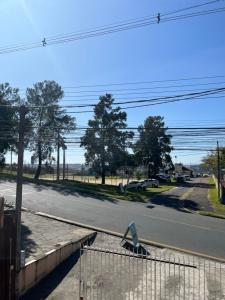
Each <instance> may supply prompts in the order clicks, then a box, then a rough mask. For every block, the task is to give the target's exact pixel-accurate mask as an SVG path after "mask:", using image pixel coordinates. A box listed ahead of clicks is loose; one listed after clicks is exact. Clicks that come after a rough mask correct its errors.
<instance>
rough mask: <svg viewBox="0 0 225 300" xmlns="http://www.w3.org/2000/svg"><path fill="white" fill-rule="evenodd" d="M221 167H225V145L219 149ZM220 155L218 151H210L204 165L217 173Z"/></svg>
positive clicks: (203, 162) (204, 159)
mask: <svg viewBox="0 0 225 300" xmlns="http://www.w3.org/2000/svg"><path fill="white" fill-rule="evenodd" d="M219 157H220V168H221V169H225V147H221V148H220V149H219ZM217 165H218V157H217V151H210V152H209V153H208V154H207V155H206V156H205V157H204V158H203V159H202V166H203V167H204V168H206V169H207V170H208V171H210V172H212V173H214V174H216V175H217Z"/></svg>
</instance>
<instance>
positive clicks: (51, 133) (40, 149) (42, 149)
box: [26, 81, 75, 179]
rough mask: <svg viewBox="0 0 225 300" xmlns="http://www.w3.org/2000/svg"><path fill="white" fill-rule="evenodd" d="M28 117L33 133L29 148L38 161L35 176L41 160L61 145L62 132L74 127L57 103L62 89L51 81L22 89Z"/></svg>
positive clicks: (73, 122)
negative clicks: (25, 99) (25, 97)
mask: <svg viewBox="0 0 225 300" xmlns="http://www.w3.org/2000/svg"><path fill="white" fill-rule="evenodd" d="M26 96H27V105H28V107H29V117H30V119H31V120H32V128H33V130H32V131H33V134H32V137H31V138H30V143H29V149H30V150H31V151H32V152H33V156H32V157H33V159H34V160H37V161H38V167H37V170H36V173H35V178H36V179H38V178H39V176H40V173H41V169H42V163H43V161H47V160H48V159H49V158H51V157H52V153H53V151H55V150H56V149H57V146H58V143H59V145H60V147H62V146H64V144H65V140H64V135H65V134H67V133H69V132H70V131H71V130H73V129H75V120H74V118H72V117H71V116H70V115H68V114H67V113H66V111H65V110H64V109H62V108H61V107H60V105H59V100H60V99H61V98H62V97H63V90H62V88H61V87H60V85H58V84H57V83H56V82H55V81H43V82H38V83H36V84H34V86H33V87H32V88H28V89H27V92H26Z"/></svg>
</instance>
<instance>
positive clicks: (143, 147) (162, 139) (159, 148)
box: [134, 116, 172, 177]
mask: <svg viewBox="0 0 225 300" xmlns="http://www.w3.org/2000/svg"><path fill="white" fill-rule="evenodd" d="M163 120H164V119H163V117H160V116H149V117H148V118H147V119H146V120H145V121H144V125H141V126H139V127H138V132H139V138H138V140H137V142H136V143H135V145H134V153H135V155H136V157H137V158H138V160H139V163H140V164H141V163H142V164H145V165H146V166H147V168H148V177H151V176H152V175H155V174H157V173H158V172H159V169H160V168H164V169H165V168H168V167H172V160H171V156H170V152H171V150H172V147H171V135H169V134H167V128H166V127H165V123H164V121H163Z"/></svg>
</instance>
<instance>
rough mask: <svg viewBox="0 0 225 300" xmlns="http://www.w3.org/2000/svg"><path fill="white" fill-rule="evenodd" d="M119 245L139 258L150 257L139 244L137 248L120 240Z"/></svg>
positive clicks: (128, 242)
mask: <svg viewBox="0 0 225 300" xmlns="http://www.w3.org/2000/svg"><path fill="white" fill-rule="evenodd" d="M120 245H121V246H122V247H123V248H125V249H126V250H128V251H130V252H132V253H135V254H137V255H140V256H148V255H150V252H149V251H148V250H147V249H146V248H145V247H144V246H142V245H141V244H139V246H138V247H135V246H134V245H133V244H132V243H131V242H130V241H127V240H122V242H121V243H120Z"/></svg>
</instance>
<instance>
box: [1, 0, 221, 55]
mask: <svg viewBox="0 0 225 300" xmlns="http://www.w3.org/2000/svg"><path fill="white" fill-rule="evenodd" d="M211 3H215V2H211ZM208 4H209V2H208ZM202 5H206V4H202ZM186 9H190V8H186ZM181 10H185V8H183V9H181ZM224 11H225V7H219V8H216V9H211V10H205V11H198V12H193V13H189V14H185V15H176V16H174V17H169V18H163V19H162V17H161V21H160V23H164V22H170V21H175V20H181V19H187V18H192V17H197V16H204V15H209V14H215V13H221V12H224ZM173 13H174V12H168V13H165V15H169V14H173ZM162 16H163V14H162ZM151 20H152V21H151ZM157 23H158V21H157V19H156V17H149V18H146V17H144V18H140V19H139V20H137V21H133V22H123V23H119V24H118V25H113V26H105V27H102V29H94V30H89V31H84V32H80V33H79V32H74V33H71V34H64V35H61V36H58V37H57V36H56V37H49V38H44V40H45V45H44V44H43V41H41V42H32V43H29V44H26V43H24V44H17V45H15V46H10V47H4V48H0V54H6V53H12V52H18V51H24V50H29V49H33V48H40V47H43V46H46V45H55V44H62V43H68V42H72V41H77V40H81V39H86V38H92V37H97V36H102V35H106V34H112V33H115V32H120V31H125V30H130V29H135V28H139V27H145V26H149V25H153V24H157Z"/></svg>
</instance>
